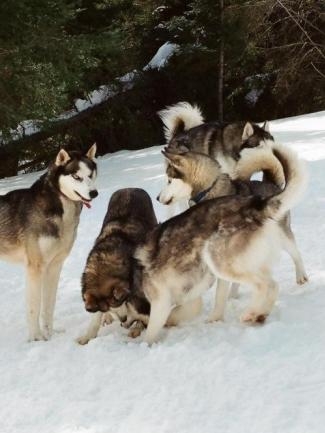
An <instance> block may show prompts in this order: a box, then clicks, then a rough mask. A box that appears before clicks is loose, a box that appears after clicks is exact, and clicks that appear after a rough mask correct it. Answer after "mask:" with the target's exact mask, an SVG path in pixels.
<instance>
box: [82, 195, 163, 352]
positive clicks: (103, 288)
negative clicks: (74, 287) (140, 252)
mask: <svg viewBox="0 0 325 433" xmlns="http://www.w3.org/2000/svg"><path fill="white" fill-rule="evenodd" d="M156 225H157V220H156V217H155V213H154V210H153V206H152V202H151V199H150V197H149V195H148V194H147V193H146V192H145V191H144V190H142V189H139V188H126V189H121V190H118V191H116V192H115V193H114V194H113V195H112V197H111V199H110V202H109V204H108V209H107V213H106V216H105V219H104V222H103V226H102V228H101V231H100V233H99V236H98V237H97V239H96V241H95V245H94V246H93V248H92V250H91V251H90V253H89V256H88V259H87V263H86V268H85V271H84V273H83V275H82V297H83V300H84V303H85V308H86V310H87V311H89V312H91V313H96V312H98V313H97V314H96V315H94V316H95V317H94V318H93V320H92V323H91V325H90V327H89V329H88V331H87V334H86V335H85V336H83V337H81V338H80V339H79V340H78V342H79V343H81V344H85V343H87V342H88V341H89V340H90V339H91V338H95V337H96V336H97V333H98V329H99V327H100V324H101V321H102V316H103V315H102V313H106V312H109V313H112V315H113V316H114V314H115V315H117V316H118V318H119V319H120V320H121V321H123V320H125V319H126V316H127V308H126V305H125V304H126V302H125V301H126V300H127V303H128V304H129V303H130V304H131V305H132V302H133V303H134V308H135V309H136V310H137V311H138V312H139V313H140V314H141V313H142V314H146V315H148V314H149V311H150V306H149V303H148V301H147V300H146V299H145V297H144V295H143V296H142V288H141V270H139V269H135V263H136V262H135V260H134V259H133V253H134V251H135V248H136V247H137V246H139V245H140V244H142V243H143V242H144V241H145V238H146V234H147V233H148V232H149V231H151V230H152V229H153V228H154V227H155V226H156ZM139 300H140V301H141V302H140V303H141V305H140V306H139ZM142 310H143V311H142Z"/></svg>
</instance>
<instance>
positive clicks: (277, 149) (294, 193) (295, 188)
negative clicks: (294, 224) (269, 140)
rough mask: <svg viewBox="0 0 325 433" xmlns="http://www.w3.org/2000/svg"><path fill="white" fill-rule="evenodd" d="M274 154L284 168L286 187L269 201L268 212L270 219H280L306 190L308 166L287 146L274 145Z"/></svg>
mask: <svg viewBox="0 0 325 433" xmlns="http://www.w3.org/2000/svg"><path fill="white" fill-rule="evenodd" d="M272 152H273V154H274V156H275V157H276V158H277V159H278V160H279V161H280V163H281V165H282V167H283V172H284V177H285V187H284V189H283V190H282V191H281V192H280V193H279V194H277V195H275V196H273V197H271V198H269V199H267V206H266V210H267V213H268V214H269V216H270V217H272V218H275V219H280V218H282V217H283V216H284V215H285V214H286V213H287V212H288V211H289V210H290V209H291V208H292V207H294V206H295V205H296V204H297V203H298V202H299V200H300V198H301V197H302V195H303V194H304V192H305V190H306V187H307V181H308V175H307V169H306V164H305V163H304V162H303V161H302V160H301V159H299V158H298V155H297V154H296V152H294V151H293V150H291V149H290V148H288V147H287V146H282V145H280V144H277V143H273V144H272Z"/></svg>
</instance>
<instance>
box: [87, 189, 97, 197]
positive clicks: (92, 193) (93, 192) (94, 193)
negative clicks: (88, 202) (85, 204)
mask: <svg viewBox="0 0 325 433" xmlns="http://www.w3.org/2000/svg"><path fill="white" fill-rule="evenodd" d="M89 196H90V198H95V197H97V196H98V191H97V190H96V189H93V190H92V191H90V193H89Z"/></svg>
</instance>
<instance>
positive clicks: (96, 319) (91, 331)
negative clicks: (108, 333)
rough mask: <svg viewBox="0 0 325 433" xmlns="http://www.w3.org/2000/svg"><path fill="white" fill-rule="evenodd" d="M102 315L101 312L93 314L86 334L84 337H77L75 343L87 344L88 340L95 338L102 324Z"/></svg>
mask: <svg viewBox="0 0 325 433" xmlns="http://www.w3.org/2000/svg"><path fill="white" fill-rule="evenodd" d="M103 316H104V313H102V312H101V311H97V313H93V317H92V319H91V322H90V325H89V327H88V329H87V332H86V334H85V335H82V336H81V337H79V338H78V339H77V340H76V341H77V343H79V344H82V345H84V344H87V343H88V342H89V341H90V340H92V339H93V338H96V337H97V335H98V331H99V328H100V326H101V324H102V319H103Z"/></svg>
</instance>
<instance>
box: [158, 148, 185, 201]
mask: <svg viewBox="0 0 325 433" xmlns="http://www.w3.org/2000/svg"><path fill="white" fill-rule="evenodd" d="M162 153H163V155H164V156H165V158H166V161H167V167H166V174H167V179H168V180H167V185H166V186H165V188H163V189H162V190H161V192H160V194H159V195H158V197H157V200H158V201H159V202H160V203H162V204H166V205H168V204H172V203H175V202H177V201H179V200H182V199H187V200H189V199H190V198H191V195H192V187H191V185H190V184H189V183H188V181H187V176H186V166H187V158H186V154H185V153H184V154H173V153H169V152H168V151H167V150H165V151H162Z"/></svg>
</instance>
